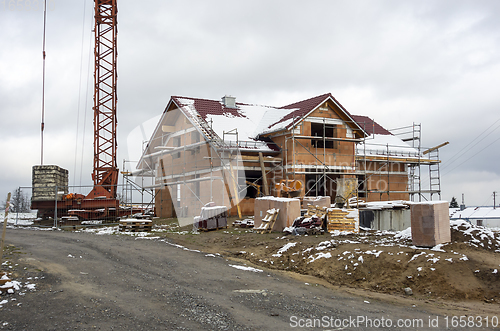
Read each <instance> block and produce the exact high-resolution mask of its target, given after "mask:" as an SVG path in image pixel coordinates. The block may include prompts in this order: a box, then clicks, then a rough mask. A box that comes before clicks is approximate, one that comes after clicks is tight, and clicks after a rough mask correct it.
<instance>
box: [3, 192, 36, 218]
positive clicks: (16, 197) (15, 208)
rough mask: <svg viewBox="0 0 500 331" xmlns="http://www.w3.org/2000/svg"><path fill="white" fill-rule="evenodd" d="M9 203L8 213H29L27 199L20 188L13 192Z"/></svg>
mask: <svg viewBox="0 0 500 331" xmlns="http://www.w3.org/2000/svg"><path fill="white" fill-rule="evenodd" d="M10 202H11V207H10V211H11V212H13V213H29V212H30V211H31V210H30V201H29V197H28V195H26V194H25V193H23V191H22V190H21V188H20V187H18V188H17V189H15V190H14V193H12V199H11V200H10ZM4 205H5V203H4Z"/></svg>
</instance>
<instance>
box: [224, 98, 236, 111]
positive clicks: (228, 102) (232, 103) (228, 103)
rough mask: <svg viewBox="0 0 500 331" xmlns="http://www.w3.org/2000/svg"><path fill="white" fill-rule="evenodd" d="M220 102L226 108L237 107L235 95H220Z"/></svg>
mask: <svg viewBox="0 0 500 331" xmlns="http://www.w3.org/2000/svg"><path fill="white" fill-rule="evenodd" d="M222 104H223V105H224V106H225V107H227V108H237V107H236V97H233V96H230V95H225V96H223V97H222Z"/></svg>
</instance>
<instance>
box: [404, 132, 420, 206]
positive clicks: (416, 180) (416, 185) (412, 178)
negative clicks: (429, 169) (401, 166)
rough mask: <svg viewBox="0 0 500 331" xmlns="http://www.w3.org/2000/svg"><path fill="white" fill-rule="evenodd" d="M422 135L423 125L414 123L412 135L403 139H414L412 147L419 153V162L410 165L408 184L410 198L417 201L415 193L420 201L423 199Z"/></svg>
mask: <svg viewBox="0 0 500 331" xmlns="http://www.w3.org/2000/svg"><path fill="white" fill-rule="evenodd" d="M421 135H422V125H421V124H416V123H413V127H412V137H411V138H409V139H403V141H409V140H411V141H412V147H413V148H415V149H416V150H417V153H418V157H419V160H418V163H417V164H412V165H410V175H409V177H408V186H409V191H410V200H411V201H415V195H418V201H422V179H421V176H420V175H421V169H420V156H421V154H420V149H421V146H420V145H421V139H420V138H421Z"/></svg>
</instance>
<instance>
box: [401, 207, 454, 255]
mask: <svg viewBox="0 0 500 331" xmlns="http://www.w3.org/2000/svg"><path fill="white" fill-rule="evenodd" d="M411 236H412V242H413V244H414V245H416V246H423V247H433V246H436V245H439V244H444V243H448V242H450V241H451V230H450V218H449V210H448V202H447V201H429V202H422V203H414V204H412V205H411Z"/></svg>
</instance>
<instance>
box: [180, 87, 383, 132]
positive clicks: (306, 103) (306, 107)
mask: <svg viewBox="0 0 500 331" xmlns="http://www.w3.org/2000/svg"><path fill="white" fill-rule="evenodd" d="M328 98H331V99H332V100H334V102H335V103H336V104H337V105H338V106H339V107H340V108H341V110H342V111H343V112H345V114H346V115H347V116H348V117H351V118H353V117H352V116H351V114H349V112H348V111H347V110H346V109H345V108H344V107H343V106H342V105H341V104H340V102H338V101H337V100H336V99H335V98H334V97H333V96H332V95H331V93H326V94H322V95H318V96H316V97H313V98H310V99H306V100H302V101H299V102H295V103H292V104H289V105H286V106H283V107H279V108H274V107H273V108H274V109H287V110H290V109H296V110H294V111H292V112H287V115H285V116H284V117H282V118H281V119H280V120H279V121H277V122H275V123H272V124H270V125H269V126H268V128H271V127H273V126H275V125H276V124H279V123H281V122H285V121H288V120H291V119H292V118H297V119H299V120H301V119H303V118H304V117H305V116H306V115H307V114H309V113H310V112H311V111H313V110H314V109H315V108H316V107H318V106H320V105H321V104H322V103H323V102H325V101H326V100H327V99H328ZM172 99H173V100H174V101H175V103H176V104H177V105H178V106H181V107H182V106H186V105H187V104H185V103H183V102H182V100H183V99H187V100H193V101H194V107H195V109H196V111H197V112H198V113H199V114H200V116H201V117H202V118H203V120H206V119H207V115H209V114H210V115H224V114H226V115H229V114H230V115H232V116H235V117H246V116H245V114H243V113H241V112H240V111H239V110H238V109H237V108H228V107H226V106H224V105H223V103H222V101H219V100H208V99H198V98H189V97H181V96H173V97H172ZM236 106H251V105H249V104H245V103H239V102H237V103H236ZM270 108H271V107H270ZM356 122H357V120H355V122H354V123H353V124H354V125H358V123H356ZM292 125H293V123H290V124H289V125H288V126H287V129H290V128H291V127H292ZM359 127H360V128H361V129H363V126H362V125H359ZM382 129H383V128H382ZM389 134H390V133H389Z"/></svg>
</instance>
